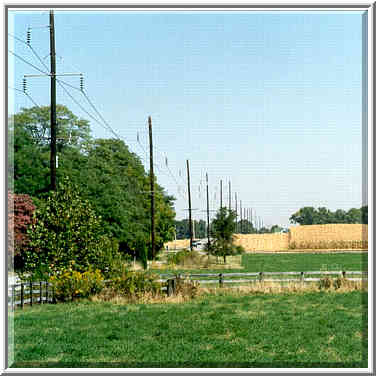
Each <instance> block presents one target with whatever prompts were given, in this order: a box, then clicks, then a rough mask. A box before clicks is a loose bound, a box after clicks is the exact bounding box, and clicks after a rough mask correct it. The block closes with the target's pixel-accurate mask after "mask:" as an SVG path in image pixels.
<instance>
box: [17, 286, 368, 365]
mask: <svg viewBox="0 0 376 376" xmlns="http://www.w3.org/2000/svg"><path fill="white" fill-rule="evenodd" d="M14 328H15V338H14V343H15V353H14V360H15V362H14V364H13V365H11V367H27V368H28V367H104V368H111V367H116V368H133V367H158V368H161V367H163V368H167V367H178V368H184V367H210V368H214V367H220V368H222V367H223V368H225V367H226V368H227V367H240V368H252V367H260V368H264V367H265V368H274V367H350V368H351V367H366V366H367V293H366V292H361V291H351V292H341V293H339V292H334V291H330V292H327V291H325V292H324V291H322V292H306V293H280V294H262V293H261V294H241V293H237V294H228V293H226V292H217V295H203V296H199V297H197V298H195V299H193V300H191V301H188V302H185V303H179V304H177V303H164V304H114V303H109V302H91V301H81V302H72V303H65V304H57V305H42V306H33V307H27V308H25V309H24V310H23V311H16V312H15V314H14Z"/></svg>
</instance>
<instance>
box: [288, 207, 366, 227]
mask: <svg viewBox="0 0 376 376" xmlns="http://www.w3.org/2000/svg"><path fill="white" fill-rule="evenodd" d="M367 210H368V208H367V207H366V206H365V207H362V208H360V209H356V208H351V209H349V210H348V211H347V212H346V210H343V209H338V210H336V211H335V212H331V211H330V210H329V209H327V208H325V207H320V208H318V209H315V208H313V207H304V208H301V209H299V210H298V211H297V212H296V213H294V214H293V215H292V216H291V217H290V222H292V223H299V224H300V225H317V224H319V225H321V224H327V223H365V221H368V214H367Z"/></svg>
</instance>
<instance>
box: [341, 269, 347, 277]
mask: <svg viewBox="0 0 376 376" xmlns="http://www.w3.org/2000/svg"><path fill="white" fill-rule="evenodd" d="M342 277H343V278H346V271H344V270H342Z"/></svg>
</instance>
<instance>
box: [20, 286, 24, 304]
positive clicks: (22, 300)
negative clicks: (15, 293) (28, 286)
mask: <svg viewBox="0 0 376 376" xmlns="http://www.w3.org/2000/svg"><path fill="white" fill-rule="evenodd" d="M23 307H24V284H23V283H21V309H23Z"/></svg>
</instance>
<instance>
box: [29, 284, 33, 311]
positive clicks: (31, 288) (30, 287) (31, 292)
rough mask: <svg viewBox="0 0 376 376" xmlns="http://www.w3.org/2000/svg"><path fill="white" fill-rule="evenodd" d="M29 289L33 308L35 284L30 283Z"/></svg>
mask: <svg viewBox="0 0 376 376" xmlns="http://www.w3.org/2000/svg"><path fill="white" fill-rule="evenodd" d="M29 289H30V307H32V306H33V282H31V281H30V283H29Z"/></svg>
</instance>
